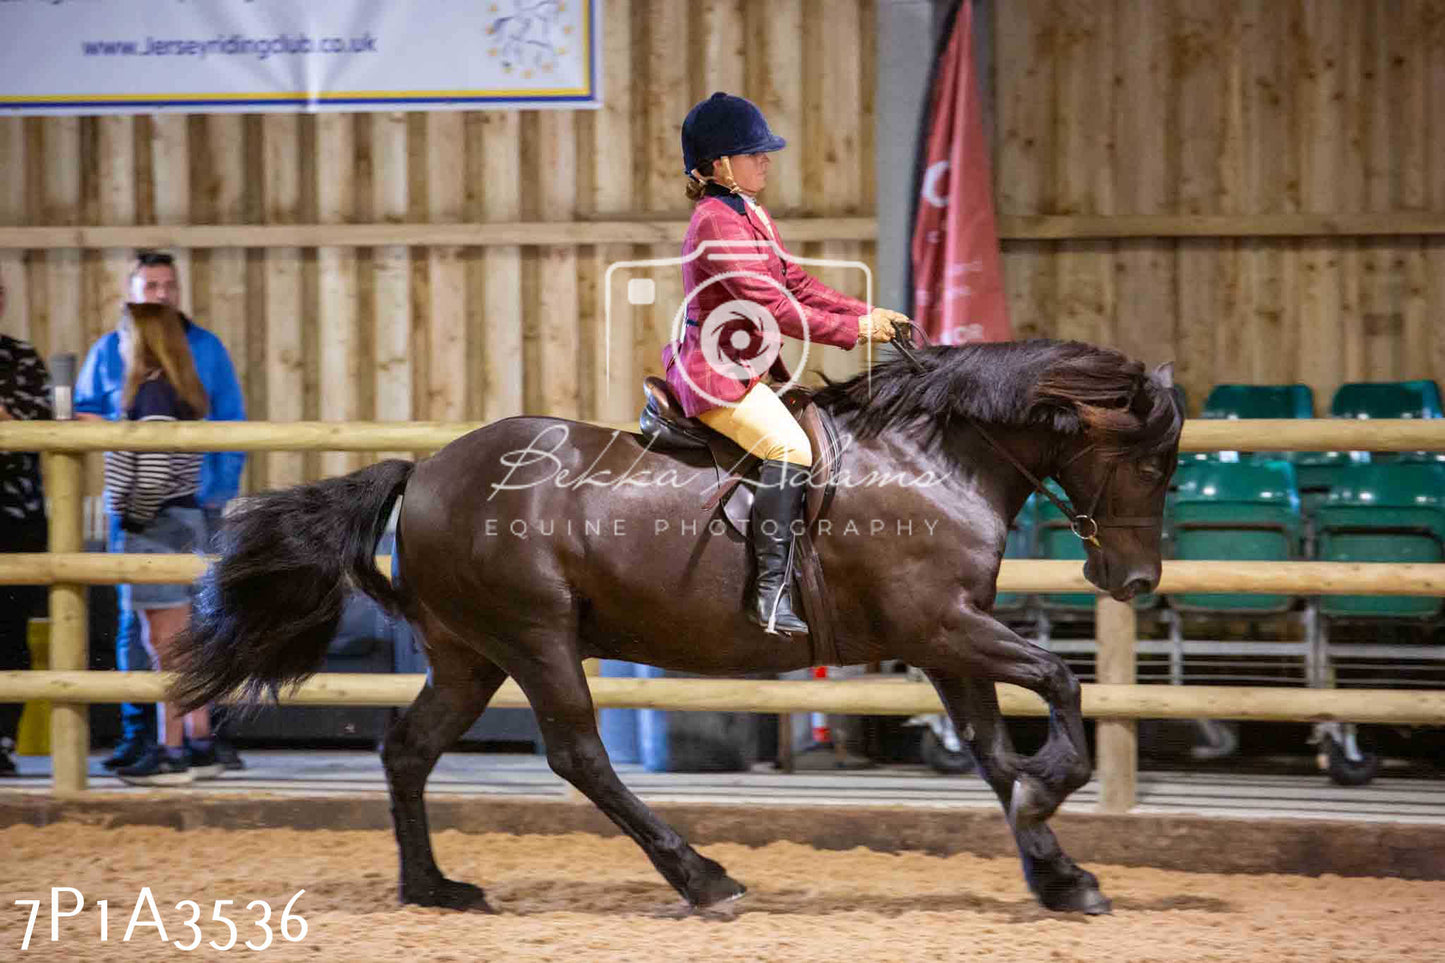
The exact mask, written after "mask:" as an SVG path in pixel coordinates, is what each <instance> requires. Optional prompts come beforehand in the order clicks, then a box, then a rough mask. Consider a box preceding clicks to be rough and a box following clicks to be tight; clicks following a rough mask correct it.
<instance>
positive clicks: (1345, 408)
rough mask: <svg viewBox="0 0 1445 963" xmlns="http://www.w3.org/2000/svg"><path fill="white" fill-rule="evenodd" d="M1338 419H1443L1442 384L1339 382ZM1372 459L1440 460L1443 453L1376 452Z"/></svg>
mask: <svg viewBox="0 0 1445 963" xmlns="http://www.w3.org/2000/svg"><path fill="white" fill-rule="evenodd" d="M1330 415H1331V416H1332V417H1335V418H1442V417H1445V412H1442V410H1441V403H1440V386H1439V385H1437V384H1436V383H1435V382H1434V381H1431V380H1428V379H1423V380H1419V381H1363V382H1351V383H1349V384H1343V385H1340V387H1339V390H1338V391H1336V392H1335V396H1334V398H1333V399H1332V400H1331V401H1330ZM1370 460H1371V461H1373V462H1397V461H1403V462H1415V461H1423V462H1439V461H1445V454H1442V453H1440V452H1427V451H1410V452H1377V453H1375V454H1374V455H1373V456H1372V457H1371V459H1370Z"/></svg>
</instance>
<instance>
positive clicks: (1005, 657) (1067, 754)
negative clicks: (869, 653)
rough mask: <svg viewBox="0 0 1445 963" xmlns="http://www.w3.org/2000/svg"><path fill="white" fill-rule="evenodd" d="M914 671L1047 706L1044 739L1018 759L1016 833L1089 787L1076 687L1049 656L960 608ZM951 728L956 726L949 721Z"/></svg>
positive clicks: (970, 608) (967, 606) (1013, 808)
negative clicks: (1019, 693) (1034, 697)
mask: <svg viewBox="0 0 1445 963" xmlns="http://www.w3.org/2000/svg"><path fill="white" fill-rule="evenodd" d="M910 661H912V662H913V663H914V664H915V665H917V666H918V667H919V668H921V669H925V670H937V671H939V672H942V673H945V674H946V675H951V676H957V677H960V678H972V679H979V680H984V681H988V682H1008V683H1011V684H1013V685H1017V686H1022V687H1023V688H1025V689H1029V690H1031V691H1033V692H1036V693H1038V694H1039V696H1041V697H1042V698H1043V700H1044V702H1046V703H1047V704H1048V706H1049V737H1048V741H1047V742H1045V743H1044V746H1043V748H1041V749H1040V750H1039V751H1038V752H1037V753H1035V754H1034V755H1032V756H1029V757H1026V758H1019V757H1017V756H1012V752H1011V751H1010V755H1011V756H1012V758H1014V759H1017V770H1018V775H1017V776H1016V778H1015V779H1014V783H1013V786H1012V787H1011V789H1010V792H1009V799H1008V807H1009V819H1010V821H1011V822H1012V823H1014V824H1015V826H1027V825H1030V824H1034V823H1041V822H1043V821H1044V820H1046V819H1048V818H1049V817H1050V816H1052V815H1053V814H1054V810H1056V809H1058V808H1059V804H1060V803H1062V802H1063V801H1064V799H1066V798H1067V797H1068V796H1069V794H1070V793H1072V792H1073V791H1074V790H1075V789H1078V788H1079V787H1080V786H1082V785H1083V784H1084V783H1086V782H1088V781H1089V776H1090V775H1091V774H1092V772H1093V767H1092V765H1091V763H1090V762H1089V747H1088V742H1087V740H1086V739H1085V736H1084V717H1083V711H1082V704H1081V700H1080V688H1079V680H1078V679H1077V678H1075V676H1074V673H1073V672H1071V671H1070V670H1069V667H1068V666H1067V665H1066V664H1065V663H1064V660H1063V659H1061V658H1059V657H1058V656H1057V655H1055V654H1054V653H1052V652H1050V651H1048V650H1047V649H1045V648H1043V647H1042V646H1039V645H1037V644H1035V643H1033V642H1030V641H1029V640H1028V639H1025V638H1023V637H1022V636H1020V635H1018V634H1017V633H1016V632H1014V631H1013V630H1012V629H1010V628H1009V627H1008V626H1006V625H1004V624H1003V623H1002V622H999V621H998V620H997V619H995V618H994V617H993V616H992V615H990V614H989V613H987V612H985V611H983V610H981V609H979V608H978V607H976V606H975V605H973V604H972V603H971V602H968V601H964V602H961V603H960V604H959V605H958V606H957V607H955V608H953V609H952V610H951V611H950V612H949V613H948V614H947V616H946V617H945V618H944V620H943V624H942V625H941V627H940V630H939V632H938V633H937V634H936V635H935V636H934V638H933V639H931V640H929V642H928V643H926V644H925V647H924V651H923V652H922V653H921V656H920V657H919V658H917V659H913V660H910ZM955 723H957V720H955Z"/></svg>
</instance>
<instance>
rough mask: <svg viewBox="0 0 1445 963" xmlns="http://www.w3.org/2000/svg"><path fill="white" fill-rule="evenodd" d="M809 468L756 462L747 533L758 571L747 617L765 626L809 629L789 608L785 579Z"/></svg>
mask: <svg viewBox="0 0 1445 963" xmlns="http://www.w3.org/2000/svg"><path fill="white" fill-rule="evenodd" d="M806 479H807V469H806V468H802V467H800V466H798V465H791V464H789V463H788V462H785V461H776V460H774V459H764V460H763V462H762V463H761V464H760V465H759V466H758V487H757V489H756V490H755V491H754V492H753V511H752V518H751V520H750V523H749V525H748V537H749V538H751V539H752V542H753V558H754V559H756V561H757V568H758V577H757V579H756V580H755V582H754V583H753V595H752V598H751V599H750V600H749V603H748V617H749V618H750V619H752V620H753V621H754V622H756V623H757V624H758V625H761V626H762V627H763V628H764V629H766V630H767V631H768V632H770V633H772V634H774V635H777V634H779V633H783V632H787V633H798V634H801V635H807V634H808V623H806V622H804V621H803V620H802V619H800V618H798V616H797V615H796V614H795V613H794V612H793V602H792V598H791V597H790V596H791V593H790V592H789V591H788V588H789V585H788V583H789V582H790V580H791V575H792V573H791V572H790V571H789V565H788V562H789V557H788V556H789V554H790V553H791V551H792V547H793V523H794V522H795V521H796V520H798V519H800V518H802V517H803V504H804V501H805V500H806V498H807V495H808V487H807V483H806Z"/></svg>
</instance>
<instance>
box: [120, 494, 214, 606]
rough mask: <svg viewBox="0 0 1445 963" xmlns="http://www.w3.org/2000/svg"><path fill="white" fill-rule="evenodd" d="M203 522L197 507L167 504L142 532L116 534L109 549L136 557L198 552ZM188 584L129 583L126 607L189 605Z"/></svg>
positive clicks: (202, 540)
mask: <svg viewBox="0 0 1445 963" xmlns="http://www.w3.org/2000/svg"><path fill="white" fill-rule="evenodd" d="M205 531H206V528H205V519H204V517H203V516H202V514H201V510H200V509H199V508H185V507H181V506H178V505H168V506H166V507H165V508H162V509H161V510H160V513H159V514H158V515H156V517H155V520H154V521H152V522H151V523H150V524H149V525H147V526H146V527H145V530H144V531H140V532H127V531H124V530H122V531H121V532H120V541H119V543H118V544H117V545H116V547H115V548H114V549H113V550H114V551H117V552H129V553H133V554H136V555H172V554H181V555H186V554H190V553H191V552H195V551H197V550H198V549H199V547H200V545H201V544H202V542H204V541H205ZM190 601H191V586H190V584H189V583H177V584H174V585H146V584H143V583H137V584H133V585H132V586H131V587H130V604H131V607H132V608H137V609H168V608H176V607H178V606H181V605H189V604H190Z"/></svg>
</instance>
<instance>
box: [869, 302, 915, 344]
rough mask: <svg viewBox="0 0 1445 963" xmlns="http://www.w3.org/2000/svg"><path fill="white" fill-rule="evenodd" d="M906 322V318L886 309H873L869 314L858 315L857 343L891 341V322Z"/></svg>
mask: <svg viewBox="0 0 1445 963" xmlns="http://www.w3.org/2000/svg"><path fill="white" fill-rule="evenodd" d="M907 320H908V318H907V317H905V316H904V315H901V314H899V313H898V312H897V311H890V310H888V309H887V308H874V309H873V311H872V312H871V313H869V314H860V315H859V316H858V343H859V344H862V343H863V342H864V341H876V342H880V343H883V342H888V341H892V340H893V333H894V332H893V322H895V321H907Z"/></svg>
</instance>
